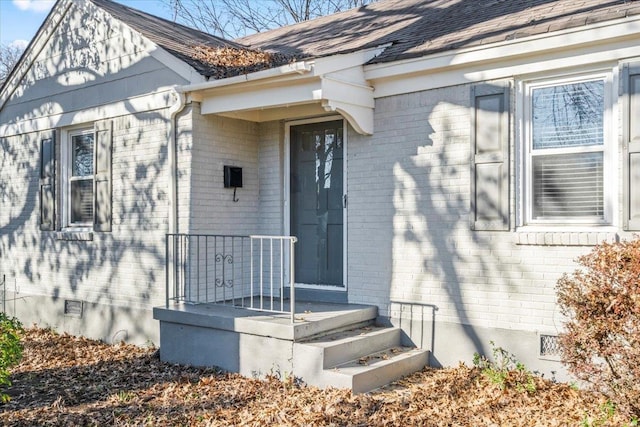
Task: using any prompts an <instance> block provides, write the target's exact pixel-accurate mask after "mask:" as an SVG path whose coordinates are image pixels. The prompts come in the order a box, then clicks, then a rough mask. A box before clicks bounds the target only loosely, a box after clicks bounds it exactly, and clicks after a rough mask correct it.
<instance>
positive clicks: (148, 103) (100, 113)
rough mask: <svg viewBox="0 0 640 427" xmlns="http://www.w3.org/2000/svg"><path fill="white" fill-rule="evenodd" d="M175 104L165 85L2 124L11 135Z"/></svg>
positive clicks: (2, 131)
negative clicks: (153, 90)
mask: <svg viewBox="0 0 640 427" xmlns="http://www.w3.org/2000/svg"><path fill="white" fill-rule="evenodd" d="M174 103H175V97H174V90H173V88H172V87H165V88H161V89H159V90H158V91H156V92H153V93H149V94H145V95H141V96H137V97H132V98H129V99H126V100H123V101H119V102H114V103H110V104H105V105H98V106H95V107H91V108H83V109H82V110H77V111H66V112H64V113H60V114H54V115H50V116H42V115H41V114H40V113H38V112H37V111H34V112H33V115H32V116H31V117H25V118H23V119H20V120H17V121H15V122H13V123H9V124H3V125H0V135H3V136H11V135H19V134H23V133H28V132H38V131H41V130H46V129H52V128H57V127H65V126H73V125H77V124H82V123H88V122H94V121H96V120H99V119H104V118H108V117H118V116H124V115H128V114H135V113H139V112H140V113H141V112H149V111H156V110H161V109H165V108H169V107H171V106H172V105H173V104H174Z"/></svg>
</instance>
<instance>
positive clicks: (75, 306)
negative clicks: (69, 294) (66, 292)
mask: <svg viewBox="0 0 640 427" xmlns="http://www.w3.org/2000/svg"><path fill="white" fill-rule="evenodd" d="M64 315H65V316H69V317H76V318H78V319H81V318H82V301H76V300H69V299H66V300H64Z"/></svg>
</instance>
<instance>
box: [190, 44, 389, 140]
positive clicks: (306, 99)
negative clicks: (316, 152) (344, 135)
mask: <svg viewBox="0 0 640 427" xmlns="http://www.w3.org/2000/svg"><path fill="white" fill-rule="evenodd" d="M383 49H384V47H381V48H376V49H369V50H364V51H358V52H354V53H349V54H343V55H334V56H330V57H324V58H316V59H313V60H308V61H300V62H294V63H291V64H287V65H284V66H282V67H278V68H274V69H270V70H265V71H259V72H256V73H251V74H246V75H243V76H236V77H231V78H227V79H220V80H214V81H210V82H206V83H199V84H195V85H188V86H183V87H181V88H179V89H178V90H179V91H180V92H183V93H185V94H187V95H188V96H189V97H190V99H191V100H193V101H197V102H200V103H201V108H200V111H201V113H202V114H217V115H221V116H226V117H233V118H239V119H244V120H249V121H253V122H266V121H271V120H282V119H297V118H302V117H311V116H317V115H321V114H326V113H327V112H337V113H339V114H341V115H342V116H343V117H344V118H345V119H346V120H347V121H348V122H349V123H350V124H351V126H352V127H353V128H354V129H355V130H356V132H358V133H360V134H362V135H372V134H373V112H374V106H375V102H374V96H373V87H371V86H370V85H369V83H368V82H367V81H366V79H365V78H364V67H363V65H364V64H365V63H366V62H368V61H369V60H370V59H371V58H373V57H375V56H376V55H378V54H379V53H380V52H382V50H383Z"/></svg>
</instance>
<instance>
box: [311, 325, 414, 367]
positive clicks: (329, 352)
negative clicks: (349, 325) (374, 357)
mask: <svg viewBox="0 0 640 427" xmlns="http://www.w3.org/2000/svg"><path fill="white" fill-rule="evenodd" d="M400 340H401V330H400V328H385V327H381V326H364V327H359V328H356V329H350V330H347V331H342V332H336V333H333V334H331V335H327V336H323V337H320V338H315V339H313V340H310V341H306V342H305V344H307V345H309V346H313V347H316V348H318V350H319V351H321V352H322V356H323V357H322V368H323V369H326V368H330V367H334V366H337V365H340V364H342V363H345V362H348V361H350V360H354V359H358V358H360V357H362V356H366V355H367V354H371V353H376V352H378V351H381V350H384V349H387V348H391V347H394V346H399V345H400Z"/></svg>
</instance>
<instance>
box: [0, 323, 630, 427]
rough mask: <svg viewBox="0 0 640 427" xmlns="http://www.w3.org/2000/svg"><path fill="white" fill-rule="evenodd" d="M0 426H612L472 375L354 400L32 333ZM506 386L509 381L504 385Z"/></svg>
mask: <svg viewBox="0 0 640 427" xmlns="http://www.w3.org/2000/svg"><path fill="white" fill-rule="evenodd" d="M24 345H25V350H24V357H23V360H22V363H21V364H20V365H19V366H17V367H15V368H14V369H13V371H12V376H11V381H12V382H13V385H12V386H11V387H9V388H8V390H7V393H8V394H9V395H10V396H11V401H10V402H9V403H6V404H4V405H2V407H1V409H0V410H1V413H0V423H2V424H3V425H16V426H35V425H64V426H77V425H100V426H102V425H149V426H165V425H188V426H192V425H193V426H209V425H211V426H264V427H266V426H316V425H318V426H320V425H323V426H325V425H326V426H577V425H580V426H582V425H586V426H590V425H591V426H595V425H598V426H614V425H616V426H617V425H624V420H620V419H617V418H616V415H615V413H614V414H611V413H610V412H609V413H608V412H607V410H606V404H605V400H604V399H603V398H602V397H601V396H597V395H594V394H592V393H589V392H585V391H579V390H576V389H575V387H571V386H569V385H567V384H556V383H552V382H550V381H548V380H543V379H541V378H535V391H526V390H523V389H521V388H520V387H515V386H512V385H508V386H507V387H506V389H504V390H503V389H502V388H501V387H499V386H498V385H497V384H495V382H493V381H491V380H490V379H488V378H487V377H486V376H485V375H483V374H482V373H481V372H480V371H479V370H478V369H476V368H472V367H468V366H464V365H461V366H459V367H457V368H449V369H431V368H426V369H425V370H423V371H421V372H419V373H416V374H414V375H411V376H410V377H407V378H405V379H403V380H401V381H398V382H396V383H394V384H392V385H390V386H388V387H386V388H384V389H382V390H378V391H376V392H373V393H369V394H361V395H353V394H351V392H349V391H346V390H337V389H328V390H321V389H317V388H315V387H307V386H305V385H303V384H298V383H296V381H294V380H293V379H291V378H289V379H286V378H285V379H284V380H280V379H277V378H271V379H267V380H257V379H250V378H244V377H241V376H239V375H235V374H228V373H223V372H220V371H217V370H215V369H197V368H190V367H185V366H179V365H171V364H166V363H162V362H161V361H160V360H159V359H158V355H157V350H156V349H154V348H143V347H136V346H133V345H125V344H120V345H107V344H104V343H101V342H98V341H93V340H89V339H86V338H81V337H73V336H69V335H60V334H57V333H55V332H53V331H51V330H45V329H37V328H32V329H29V330H27V331H25V334H24ZM507 384H508V383H507Z"/></svg>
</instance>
